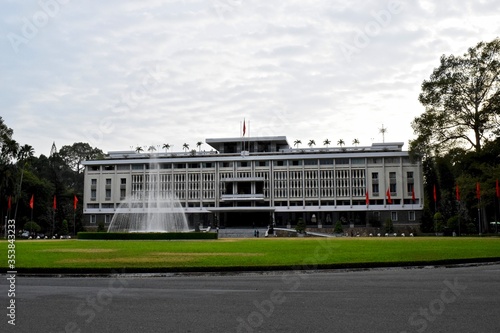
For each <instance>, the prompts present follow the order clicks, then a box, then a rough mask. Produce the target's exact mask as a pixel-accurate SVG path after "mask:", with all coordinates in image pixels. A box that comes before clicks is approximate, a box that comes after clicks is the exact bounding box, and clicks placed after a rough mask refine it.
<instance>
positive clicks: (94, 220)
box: [90, 215, 97, 223]
mask: <svg viewBox="0 0 500 333" xmlns="http://www.w3.org/2000/svg"><path fill="white" fill-rule="evenodd" d="M90 223H97V215H90Z"/></svg>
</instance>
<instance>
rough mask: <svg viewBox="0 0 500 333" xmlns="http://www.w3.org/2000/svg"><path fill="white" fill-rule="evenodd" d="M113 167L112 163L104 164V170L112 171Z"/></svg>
mask: <svg viewBox="0 0 500 333" xmlns="http://www.w3.org/2000/svg"><path fill="white" fill-rule="evenodd" d="M114 169H115V166H114V165H105V166H104V170H106V171H112V170H114Z"/></svg>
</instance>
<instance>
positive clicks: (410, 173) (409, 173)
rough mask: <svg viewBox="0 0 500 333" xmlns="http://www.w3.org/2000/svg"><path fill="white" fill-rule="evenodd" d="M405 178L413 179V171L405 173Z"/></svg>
mask: <svg viewBox="0 0 500 333" xmlns="http://www.w3.org/2000/svg"><path fill="white" fill-rule="evenodd" d="M406 178H408V179H413V171H408V172H407V173H406Z"/></svg>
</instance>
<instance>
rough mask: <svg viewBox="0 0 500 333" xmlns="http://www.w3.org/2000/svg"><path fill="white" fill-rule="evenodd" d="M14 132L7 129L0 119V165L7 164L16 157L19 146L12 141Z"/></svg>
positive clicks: (0, 118)
mask: <svg viewBox="0 0 500 333" xmlns="http://www.w3.org/2000/svg"><path fill="white" fill-rule="evenodd" d="M13 134H14V131H13V130H12V129H11V128H9V127H7V125H5V123H4V122H3V119H2V117H0V164H1V165H4V164H7V163H9V162H10V161H11V160H12V159H13V158H15V157H16V156H17V151H18V149H19V145H18V144H17V142H16V141H15V140H13V139H12V135H13Z"/></svg>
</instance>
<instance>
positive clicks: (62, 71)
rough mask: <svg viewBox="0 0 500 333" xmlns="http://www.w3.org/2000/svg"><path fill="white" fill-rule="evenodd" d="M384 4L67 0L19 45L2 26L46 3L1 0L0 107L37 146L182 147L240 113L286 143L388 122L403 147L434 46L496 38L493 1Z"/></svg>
mask: <svg viewBox="0 0 500 333" xmlns="http://www.w3.org/2000/svg"><path fill="white" fill-rule="evenodd" d="M390 3H391V1H358V2H356V3H348V2H345V1H343V2H341V1H326V0H324V1H312V2H304V1H298V0H296V1H287V2H283V3H280V4H276V3H269V2H262V1H256V0H254V1H238V0H210V1H199V0H182V1H168V2H165V1H159V0H158V1H147V2H137V1H117V0H115V1H106V2H98V1H95V0H94V1H86V2H76V1H71V2H68V3H67V4H65V5H60V7H59V9H58V11H57V13H55V14H54V15H53V16H47V17H48V18H49V19H48V20H47V22H46V24H45V25H44V26H43V27H39V28H38V31H37V33H36V34H34V36H32V37H31V38H29V40H28V42H27V43H22V44H19V45H18V52H17V53H16V52H15V51H14V49H13V48H12V45H11V44H12V43H11V42H10V41H9V39H8V38H7V36H8V34H9V33H11V34H12V33H15V34H18V35H20V36H22V34H23V33H22V31H23V25H24V24H26V20H28V21H29V22H32V23H33V17H34V16H36V15H39V14H37V13H40V12H43V8H42V7H40V5H39V4H38V3H35V2H33V3H24V2H17V1H7V2H4V3H3V4H2V5H0V6H1V8H0V9H1V11H0V12H1V13H2V14H0V15H1V20H0V31H1V32H2V34H1V35H0V42H1V43H2V45H3V49H4V50H5V51H6V52H2V53H0V71H1V73H2V80H1V81H0V100H1V101H2V102H1V103H2V116H3V118H4V119H5V122H6V124H7V125H8V126H10V127H11V128H13V129H14V137H15V138H16V139H17V140H18V141H20V142H21V143H23V144H24V143H29V144H31V145H33V146H34V147H35V149H36V152H37V153H45V154H47V153H48V152H49V150H50V146H51V144H52V141H56V144H57V145H58V146H59V147H60V146H62V145H66V144H72V143H73V142H77V141H91V143H94V145H96V146H98V147H99V148H101V149H103V150H105V151H106V150H122V149H128V148H129V147H131V146H135V145H138V144H139V145H151V144H162V143H165V142H167V143H170V144H171V145H174V150H175V149H178V150H181V147H182V144H183V143H184V142H188V143H191V144H194V143H195V142H197V141H200V140H201V141H203V139H204V138H207V137H224V136H239V135H240V124H241V121H242V120H243V118H244V117H246V119H247V121H248V120H250V121H251V125H250V127H251V134H255V135H267V134H268V135H287V136H288V137H289V140H291V141H293V139H302V140H303V141H304V140H308V139H315V140H316V141H317V142H322V141H323V140H324V139H325V138H327V137H328V138H330V140H332V141H334V142H336V141H337V140H338V139H340V138H343V139H344V140H345V141H346V142H351V140H352V139H353V138H355V137H356V138H358V139H359V140H360V141H361V144H371V142H372V140H374V141H379V140H381V137H380V135H379V134H378V129H379V128H380V126H381V125H382V123H383V124H384V126H386V127H387V128H388V132H387V137H386V139H389V138H390V140H391V141H404V142H406V141H408V139H410V138H411V137H412V131H411V127H410V123H411V120H412V119H413V118H414V117H416V116H418V115H419V114H420V113H421V112H423V110H422V108H421V107H420V105H419V104H418V93H419V88H420V84H421V82H422V81H423V80H424V79H426V78H428V77H429V75H430V74H431V73H432V70H433V68H434V67H436V66H438V64H439V57H440V56H441V55H442V54H463V53H464V52H465V51H466V50H467V48H468V47H472V46H474V45H475V44H477V43H478V42H479V41H489V40H491V39H493V38H495V37H496V36H498V35H499V33H500V30H499V28H498V25H497V24H496V17H495V15H493V13H496V12H498V9H499V8H498V7H499V5H498V4H497V3H496V2H495V1H480V2H477V1H462V2H459V3H458V2H453V1H450V0H448V1H442V2H431V1H416V2H404V6H403V7H401V10H400V11H398V12H397V13H391V12H390V7H389V6H390ZM387 13H390V16H387ZM384 15H386V16H384ZM33 24H34V23H33ZM377 24H378V25H379V26H377ZM363 35H364V36H363ZM345 46H350V47H351V48H352V49H351V51H352V53H351V54H350V56H346V53H345V50H343V49H342V47H345Z"/></svg>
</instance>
